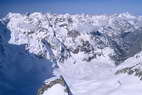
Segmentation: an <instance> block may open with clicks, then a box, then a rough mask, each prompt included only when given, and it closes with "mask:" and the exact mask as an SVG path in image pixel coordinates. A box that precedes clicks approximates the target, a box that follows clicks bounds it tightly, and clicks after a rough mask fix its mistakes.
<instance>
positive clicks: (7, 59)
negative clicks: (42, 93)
mask: <svg viewBox="0 0 142 95" xmlns="http://www.w3.org/2000/svg"><path fill="white" fill-rule="evenodd" d="M6 23H7V21H0V89H1V90H0V95H35V94H36V93H37V90H38V88H39V87H40V86H41V84H42V82H43V81H44V80H45V79H47V78H50V77H52V76H53V74H52V72H53V68H52V63H51V61H49V60H47V59H39V58H38V57H37V56H36V55H34V54H32V53H29V52H27V51H26V50H25V45H14V44H10V43H8V41H9V40H10V39H11V37H10V33H11V32H10V30H8V28H7V26H6ZM47 63H48V64H47ZM47 68H48V69H47Z"/></svg>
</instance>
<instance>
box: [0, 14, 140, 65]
mask: <svg viewBox="0 0 142 95" xmlns="http://www.w3.org/2000/svg"><path fill="white" fill-rule="evenodd" d="M3 20H6V21H8V23H7V25H6V26H7V28H8V29H9V30H10V31H11V39H10V41H9V43H12V44H17V45H20V44H26V49H27V50H29V52H31V53H34V54H36V55H39V56H41V57H46V58H47V59H52V60H53V59H58V60H59V59H60V60H62V59H61V57H65V56H66V57H67V56H70V53H71V52H72V53H74V54H75V53H77V52H78V51H82V52H84V50H85V45H86V47H87V49H88V50H85V51H87V52H89V53H90V54H91V55H90V56H91V57H90V58H88V59H87V60H90V59H91V58H93V57H95V56H96V55H98V53H99V54H101V52H100V51H102V50H103V49H104V48H108V47H109V48H110V49H112V50H113V51H114V52H113V53H112V54H110V56H111V58H112V59H113V60H115V63H116V64H119V63H120V62H122V61H124V60H125V59H127V58H128V57H131V56H133V55H134V54H136V53H138V52H139V51H140V50H141V46H140V45H141V44H140V43H141V39H142V37H141V33H142V32H141V31H142V17H141V16H133V15H130V14H129V13H123V14H114V15H98V16H97V15H94V16H92V15H70V14H64V15H56V14H49V13H47V14H42V13H32V14H19V13H9V14H8V15H7V16H6V17H5V18H3ZM82 46H83V48H82ZM88 47H89V48H88ZM63 49H64V54H63V53H62V54H61V51H62V50H63ZM91 52H94V53H91ZM61 55H62V56H61Z"/></svg>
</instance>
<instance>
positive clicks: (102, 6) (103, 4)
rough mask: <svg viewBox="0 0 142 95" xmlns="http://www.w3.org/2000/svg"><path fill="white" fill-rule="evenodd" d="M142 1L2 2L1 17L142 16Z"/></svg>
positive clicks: (60, 0) (68, 0)
mask: <svg viewBox="0 0 142 95" xmlns="http://www.w3.org/2000/svg"><path fill="white" fill-rule="evenodd" d="M141 4H142V0H0V15H1V16H5V15H6V14H7V13H9V12H16V13H17V12H18V13H26V12H43V13H45V12H50V13H57V14H64V13H70V14H81V13H85V14H114V13H124V12H129V13H131V14H134V15H142V11H141V10H142V6H141Z"/></svg>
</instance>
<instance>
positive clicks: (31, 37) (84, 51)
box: [0, 13, 142, 95]
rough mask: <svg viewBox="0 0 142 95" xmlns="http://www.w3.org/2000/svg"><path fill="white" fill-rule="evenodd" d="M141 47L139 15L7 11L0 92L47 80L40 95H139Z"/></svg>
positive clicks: (0, 27)
mask: <svg viewBox="0 0 142 95" xmlns="http://www.w3.org/2000/svg"><path fill="white" fill-rule="evenodd" d="M141 48H142V17H141V16H133V15H130V14H129V13H123V14H114V15H85V14H82V15H70V14H63V15H62V14H61V15H60V14H58V15H57V14H49V13H47V14H42V13H31V14H19V13H9V14H8V15H7V16H6V17H5V18H3V19H1V20H0V50H1V52H0V57H1V59H0V65H1V68H0V73H1V75H2V76H3V78H2V79H1V78H0V80H2V81H0V88H2V89H4V90H2V91H0V92H2V93H4V94H5V93H6V92H8V91H9V90H10V91H11V92H12V93H16V95H19V94H17V93H22V92H25V91H26V90H29V91H30V90H31V88H33V87H34V89H37V88H38V87H39V85H40V83H41V81H43V80H45V79H47V81H45V85H44V87H42V88H41V89H40V91H39V93H40V95H55V93H52V92H57V93H58V92H59V93H61V94H62V95H63V94H65V95H71V94H72V95H133V94H134V93H135V95H140V94H141V93H142V91H141V89H142V83H141V81H140V79H142V78H141V75H142V74H141V72H142V71H141V70H142V69H141ZM53 76H54V77H57V78H53V80H52V81H51V80H50V81H49V77H50V78H52V77H53ZM137 76H138V77H137ZM34 77H35V80H34ZM38 80H39V81H38ZM17 81H18V83H17ZM30 81H32V83H31V82H30ZM47 82H48V83H47ZM34 83H35V84H36V83H37V85H35V84H34ZM1 84H2V85H1ZM26 84H27V85H26ZM51 84H52V85H51ZM28 85H30V86H31V88H28ZM13 86H14V87H13ZM136 86H137V88H135V87H136ZM7 87H9V88H8V89H7ZM17 88H20V91H17V92H15V91H16V89H17ZM57 89H58V90H57ZM34 91H35V90H34ZM11 92H10V93H11ZM41 92H42V93H41ZM49 93H50V94H49ZM57 93H56V95H57ZM25 94H26V95H35V94H32V91H31V93H24V94H23V95H25ZM6 95H9V94H6ZM20 95H21V94H20Z"/></svg>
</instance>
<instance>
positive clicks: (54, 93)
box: [43, 84, 68, 95]
mask: <svg viewBox="0 0 142 95" xmlns="http://www.w3.org/2000/svg"><path fill="white" fill-rule="evenodd" d="M43 95H68V94H67V92H65V87H63V86H62V85H61V84H55V85H54V86H52V87H51V88H50V89H49V90H47V91H45V92H44V93H43Z"/></svg>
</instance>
